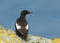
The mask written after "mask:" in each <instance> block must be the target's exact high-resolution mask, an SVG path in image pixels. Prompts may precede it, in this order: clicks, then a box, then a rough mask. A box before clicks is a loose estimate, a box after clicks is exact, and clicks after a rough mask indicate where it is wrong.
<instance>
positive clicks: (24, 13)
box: [21, 10, 32, 15]
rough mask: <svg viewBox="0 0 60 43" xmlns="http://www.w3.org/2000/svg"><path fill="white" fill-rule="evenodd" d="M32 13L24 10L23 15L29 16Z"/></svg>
mask: <svg viewBox="0 0 60 43" xmlns="http://www.w3.org/2000/svg"><path fill="white" fill-rule="evenodd" d="M31 13H32V12H30V11H28V10H23V11H22V12H21V14H22V15H27V14H31Z"/></svg>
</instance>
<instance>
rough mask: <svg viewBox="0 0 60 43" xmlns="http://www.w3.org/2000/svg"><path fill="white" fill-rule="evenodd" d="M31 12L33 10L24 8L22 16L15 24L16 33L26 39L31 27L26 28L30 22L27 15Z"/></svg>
mask: <svg viewBox="0 0 60 43" xmlns="http://www.w3.org/2000/svg"><path fill="white" fill-rule="evenodd" d="M31 13H32V12H30V11H27V10H23V11H22V12H21V16H20V17H19V18H18V19H17V20H16V24H15V28H16V34H17V35H18V36H19V37H21V38H22V39H25V40H26V38H27V34H28V30H29V29H26V26H27V25H28V22H27V20H26V15H27V14H31ZM17 25H18V26H17Z"/></svg>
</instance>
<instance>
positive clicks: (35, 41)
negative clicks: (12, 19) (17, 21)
mask: <svg viewBox="0 0 60 43" xmlns="http://www.w3.org/2000/svg"><path fill="white" fill-rule="evenodd" d="M0 43H53V42H52V40H51V39H47V38H43V37H39V36H33V35H30V34H29V35H28V37H27V40H23V39H21V38H20V37H18V36H17V35H16V33H15V31H13V30H11V29H8V30H7V29H5V28H4V27H2V26H0Z"/></svg>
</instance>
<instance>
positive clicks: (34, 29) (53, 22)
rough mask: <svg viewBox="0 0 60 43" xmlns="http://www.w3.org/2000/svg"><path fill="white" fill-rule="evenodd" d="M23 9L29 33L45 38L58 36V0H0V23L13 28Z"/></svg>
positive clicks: (59, 26) (59, 6)
mask: <svg viewBox="0 0 60 43" xmlns="http://www.w3.org/2000/svg"><path fill="white" fill-rule="evenodd" d="M24 9H27V10H29V11H32V12H33V13H32V15H31V16H30V15H27V20H28V22H29V24H30V30H29V33H30V34H33V35H38V36H41V37H47V38H55V37H58V38H60V0H0V25H2V26H4V27H5V28H7V29H8V28H11V29H13V30H15V27H14V25H15V21H16V19H17V18H18V17H19V16H20V12H21V11H22V10H24Z"/></svg>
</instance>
